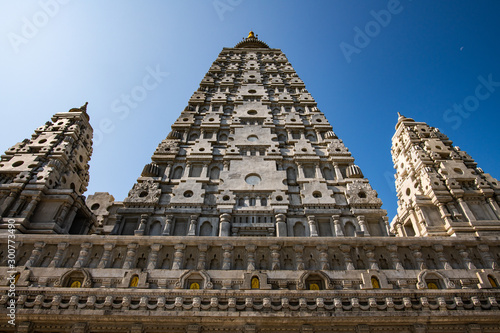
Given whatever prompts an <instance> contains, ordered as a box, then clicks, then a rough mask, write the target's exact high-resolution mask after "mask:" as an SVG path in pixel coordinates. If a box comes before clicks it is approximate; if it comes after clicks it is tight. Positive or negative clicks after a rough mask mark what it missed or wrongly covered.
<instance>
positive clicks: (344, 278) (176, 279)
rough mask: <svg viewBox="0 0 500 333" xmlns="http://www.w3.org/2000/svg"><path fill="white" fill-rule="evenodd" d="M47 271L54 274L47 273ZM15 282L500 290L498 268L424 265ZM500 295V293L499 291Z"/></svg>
mask: <svg viewBox="0 0 500 333" xmlns="http://www.w3.org/2000/svg"><path fill="white" fill-rule="evenodd" d="M47 273H49V274H50V275H47ZM13 275H14V282H13V283H14V284H15V285H16V286H18V287H57V288H136V289H191V290H198V289H206V290H211V289H215V290H222V289H224V290H228V289H230V290H298V291H318V290H331V291H334V290H336V291H342V290H386V291H388V290H408V289H410V290H450V289H481V290H482V289H492V290H497V289H499V286H500V284H499V278H500V273H499V272H498V271H493V270H484V269H482V270H477V271H476V272H475V273H473V274H469V276H466V274H462V276H457V274H456V273H453V274H451V273H450V272H449V271H448V272H447V271H444V270H429V269H423V270H421V271H415V272H412V273H411V274H407V276H402V275H403V274H399V276H396V275H398V274H393V273H391V272H387V271H382V270H372V269H369V270H363V271H357V272H351V273H349V274H346V273H343V274H342V273H339V272H337V274H336V273H334V272H333V273H332V272H331V271H323V270H301V271H294V272H290V273H285V274H284V273H280V274H276V272H272V271H263V270H258V271H257V270H253V271H235V272H232V273H229V274H228V273H224V272H222V273H221V272H220V271H212V270H203V269H202V270H197V269H190V270H176V271H172V270H171V271H168V272H166V271H163V272H161V271H156V270H153V271H144V270H142V269H139V268H136V269H120V270H114V271H112V272H109V271H106V270H104V269H87V268H70V269H56V270H52V271H51V272H47V271H46V270H44V269H40V268H28V267H18V268H17V269H15V270H14V273H13ZM9 276H10V275H9ZM9 276H5V277H3V278H2V279H1V280H0V286H8V285H9V284H11V283H12V280H10V279H9ZM499 296H500V293H499Z"/></svg>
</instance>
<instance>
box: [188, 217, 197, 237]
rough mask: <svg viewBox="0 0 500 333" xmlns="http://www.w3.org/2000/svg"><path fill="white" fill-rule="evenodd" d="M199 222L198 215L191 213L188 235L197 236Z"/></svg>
mask: <svg viewBox="0 0 500 333" xmlns="http://www.w3.org/2000/svg"><path fill="white" fill-rule="evenodd" d="M197 223H198V215H191V216H190V217H189V231H188V234H187V235H188V236H196V225H197Z"/></svg>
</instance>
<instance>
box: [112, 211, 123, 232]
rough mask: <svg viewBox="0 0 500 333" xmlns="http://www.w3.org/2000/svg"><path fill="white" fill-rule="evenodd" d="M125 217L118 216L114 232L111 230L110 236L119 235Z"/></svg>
mask: <svg viewBox="0 0 500 333" xmlns="http://www.w3.org/2000/svg"><path fill="white" fill-rule="evenodd" d="M122 220H123V216H121V215H116V222H115V225H114V226H113V230H111V233H110V235H118V234H119V233H120V227H121V224H122Z"/></svg>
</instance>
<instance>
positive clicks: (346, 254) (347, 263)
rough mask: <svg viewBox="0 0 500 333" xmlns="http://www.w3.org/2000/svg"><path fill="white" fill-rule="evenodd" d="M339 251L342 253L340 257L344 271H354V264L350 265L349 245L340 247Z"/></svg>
mask: <svg viewBox="0 0 500 333" xmlns="http://www.w3.org/2000/svg"><path fill="white" fill-rule="evenodd" d="M340 251H342V255H343V256H344V262H345V267H346V268H345V269H346V270H348V271H352V270H354V264H353V263H352V257H351V246H350V245H345V244H343V245H340Z"/></svg>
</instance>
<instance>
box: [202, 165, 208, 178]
mask: <svg viewBox="0 0 500 333" xmlns="http://www.w3.org/2000/svg"><path fill="white" fill-rule="evenodd" d="M208 176H209V175H208V163H203V169H202V170H201V177H203V178H207V177H208Z"/></svg>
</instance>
